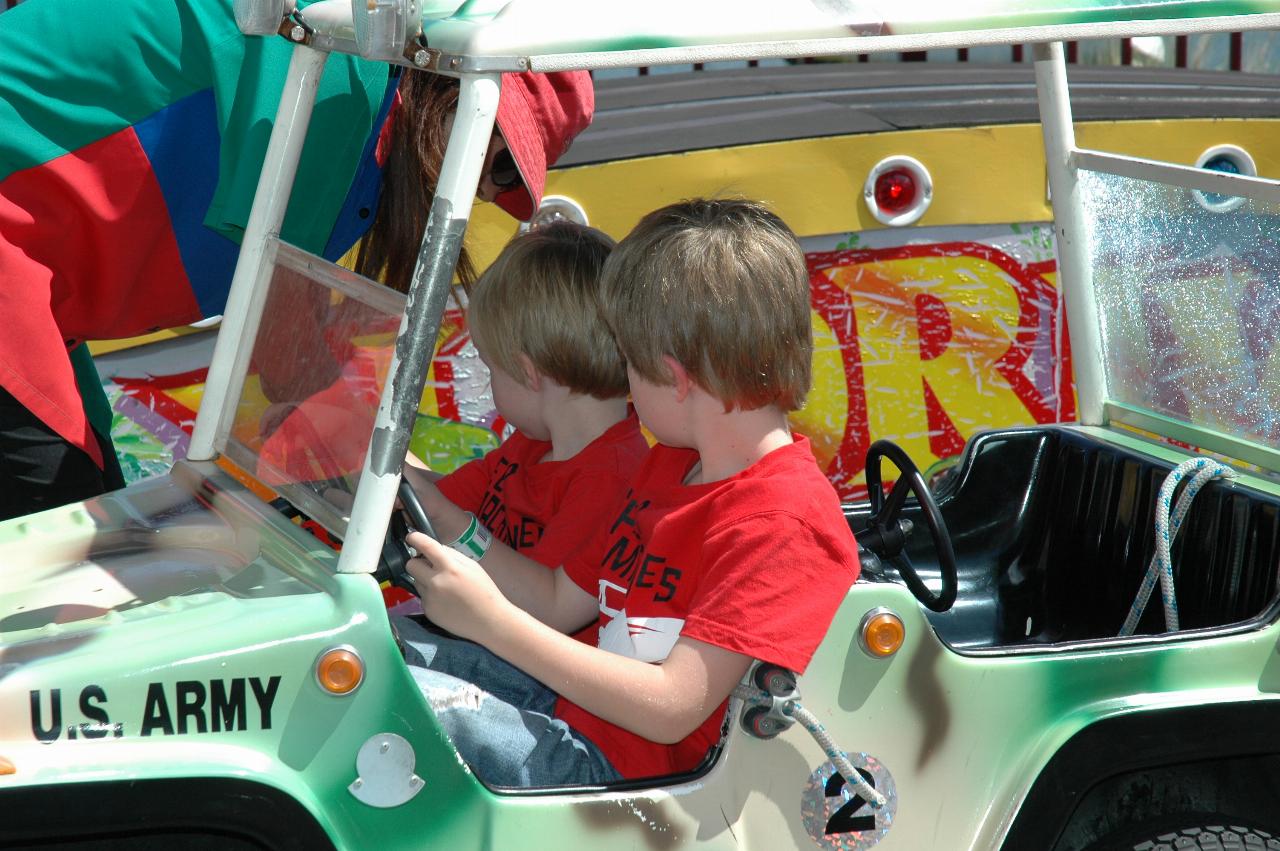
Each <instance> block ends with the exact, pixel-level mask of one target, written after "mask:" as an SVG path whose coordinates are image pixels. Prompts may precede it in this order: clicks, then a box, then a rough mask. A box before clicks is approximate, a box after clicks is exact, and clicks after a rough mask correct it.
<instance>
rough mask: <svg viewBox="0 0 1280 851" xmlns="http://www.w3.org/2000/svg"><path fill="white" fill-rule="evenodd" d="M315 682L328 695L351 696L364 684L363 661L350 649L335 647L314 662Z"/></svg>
mask: <svg viewBox="0 0 1280 851" xmlns="http://www.w3.org/2000/svg"><path fill="white" fill-rule="evenodd" d="M316 682H318V683H320V688H322V689H324V690H325V691H327V692H329V693H330V694H351V692H353V691H355V690H356V689H357V688H358V687H359V686H360V683H362V682H364V660H363V659H361V658H360V654H359V653H357V652H356V651H355V650H353V649H351V648H350V647H335V648H333V649H332V650H326V651H325V652H323V653H321V654H320V658H319V659H317V660H316Z"/></svg>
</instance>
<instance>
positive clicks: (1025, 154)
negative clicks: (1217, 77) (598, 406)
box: [468, 119, 1280, 269]
mask: <svg viewBox="0 0 1280 851" xmlns="http://www.w3.org/2000/svg"><path fill="white" fill-rule="evenodd" d="M1278 130H1280V121H1277V120H1259V119H1249V120H1243V119H1194V120H1192V119H1177V120H1173V119H1170V120H1159V121H1123V122H1122V121H1110V122H1094V123H1089V124H1081V125H1079V126H1078V127H1077V130H1076V134H1077V142H1078V144H1080V145H1081V146H1083V147H1091V148H1097V149H1100V150H1105V151H1112V152H1115V153H1121V154H1130V155H1135V156H1143V157H1147V158H1151V159H1161V160H1167V161H1169V162H1175V163H1186V164H1192V163H1194V162H1195V160H1196V158H1197V156H1199V154H1200V153H1201V152H1202V151H1204V150H1205V149H1206V148H1209V147H1211V146H1213V145H1219V144H1226V143H1230V144H1234V145H1239V146H1240V147H1242V148H1244V149H1245V150H1247V151H1249V153H1250V154H1251V155H1252V156H1253V158H1254V160H1255V161H1256V162H1257V165H1258V170H1259V172H1260V173H1261V174H1263V175H1268V176H1277V175H1280V145H1277V144H1276V141H1275V140H1276V139H1277V138H1280V137H1278V136H1277V131H1278ZM1042 145H1043V141H1042V138H1041V133H1040V127H1039V125H1038V124H1018V125H1002V126H992V127H956V128H943V129H929V130H908V131H902V132H891V133H868V134H859V135H850V136H832V137H827V138H823V139H799V140H792V141H786V142H771V143H767V144H759V145H744V146H741V147H736V148H720V149H713V150H705V151H694V152H691V153H685V154H664V155H660V156H654V157H643V158H639V159H633V160H621V161H615V162H609V163H600V164H594V165H587V166H579V167H576V168H568V169H560V170H557V171H553V172H552V173H551V174H550V175H549V177H548V185H547V194H549V195H550V194H554V195H567V196H569V197H570V198H573V199H574V200H575V201H577V202H578V203H579V204H581V205H582V206H583V207H584V208H585V209H586V211H587V215H588V217H589V218H590V219H591V223H592V224H593V225H595V226H597V227H599V228H601V229H603V230H604V231H606V232H607V233H609V234H610V235H612V236H613V237H615V238H618V239H620V238H622V237H623V236H626V234H627V232H628V231H629V230H630V229H631V228H632V227H633V226H634V225H635V223H636V222H637V221H638V220H639V219H640V217H641V216H643V215H644V214H645V213H647V212H649V211H650V210H653V209H655V208H657V207H660V206H663V205H664V204H668V203H671V202H672V201H678V200H680V199H682V198H689V197H694V196H702V195H731V194H738V195H744V196H747V197H751V198H756V199H760V200H763V201H766V202H768V203H769V204H771V205H772V206H773V208H774V209H775V211H776V212H777V213H778V214H779V215H781V216H782V218H783V219H784V220H786V222H787V223H788V224H789V225H791V227H792V228H793V229H794V230H795V231H796V233H798V234H800V235H801V236H816V235H822V234H835V233H846V232H849V231H854V230H872V229H880V228H882V227H884V226H883V225H881V224H880V223H879V222H877V221H875V219H874V218H872V216H871V215H870V213H869V212H868V210H867V208H866V205H865V203H864V202H863V200H862V185H863V182H864V181H865V179H866V176H867V173H868V171H869V170H870V169H871V167H872V166H874V165H875V163H877V162H878V161H879V160H881V159H883V158H884V157H887V156H891V155H894V154H908V155H910V156H913V157H915V158H916V159H918V160H920V161H921V162H923V163H924V164H925V166H926V167H927V168H928V169H929V172H930V174H931V176H932V178H933V182H934V200H933V204H932V205H931V206H930V208H929V210H928V211H927V212H926V213H925V215H924V217H923V218H922V219H921V220H920V221H919V223H918V225H917V226H918V227H927V226H934V225H957V224H995V223H1002V222H1032V221H1047V220H1049V218H1050V210H1049V204H1048V198H1047V193H1046V186H1047V180H1046V176H1045V166H1044V154H1043V152H1042ZM515 229H516V225H515V222H514V221H513V220H512V219H511V218H510V217H509V216H507V215H506V214H505V213H502V212H501V211H500V210H498V209H497V208H496V207H494V206H493V205H492V204H480V205H477V207H476V210H475V214H474V216H473V218H472V226H471V230H470V233H469V236H468V239H469V245H470V246H471V250H472V254H473V257H474V259H475V260H476V263H477V268H479V269H483V268H484V267H485V265H487V264H488V263H489V262H490V261H491V260H492V258H493V257H494V255H496V253H497V251H498V250H499V249H500V248H501V246H502V244H503V243H504V242H505V241H506V240H507V239H509V238H510V237H511V236H512V235H513V234H514V233H515Z"/></svg>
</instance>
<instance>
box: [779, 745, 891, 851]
mask: <svg viewBox="0 0 1280 851" xmlns="http://www.w3.org/2000/svg"><path fill="white" fill-rule="evenodd" d="M848 758H849V762H850V763H851V764H852V765H853V767H854V769H855V770H857V772H858V774H859V775H861V778H862V779H863V780H865V781H866V782H867V783H868V784H869V785H870V786H871V787H872V788H873V789H875V790H876V791H877V792H879V793H880V794H882V795H884V797H885V805H884V806H883V807H881V808H880V809H879V810H875V809H872V807H871V804H870V803H869V802H867V801H865V800H864V799H863V798H862V797H860V796H859V795H858V793H857V791H856V788H857V787H856V786H854V785H853V784H850V783H848V782H847V781H846V779H845V778H844V776H843V775H841V774H840V771H839V769H837V768H836V767H835V765H834V764H833V763H832V762H831V761H830V760H828V761H827V762H824V763H823V764H822V765H820V766H818V767H817V768H816V769H815V770H814V772H813V773H812V774H810V775H809V782H808V783H806V784H805V787H804V794H803V795H802V796H801V798H800V815H801V817H802V818H803V820H804V827H805V830H807V831H808V832H809V835H810V836H811V837H813V841H814V842H816V843H818V847H819V848H824V849H827V851H862V849H865V848H870V847H871V846H873V845H875V844H876V843H878V842H879V841H880V840H881V839H884V837H885V834H887V833H888V832H889V828H890V827H892V825H893V817H894V814H895V813H896V812H897V810H898V789H897V787H896V786H895V785H894V782H893V776H892V775H891V774H889V771H888V769H886V768H885V767H884V765H882V764H881V762H880V761H879V760H878V759H876V758H875V757H873V756H868V755H867V754H865V753H854V754H848Z"/></svg>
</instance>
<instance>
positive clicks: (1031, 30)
mask: <svg viewBox="0 0 1280 851" xmlns="http://www.w3.org/2000/svg"><path fill="white" fill-rule="evenodd" d="M1272 29H1280V13H1274V12H1270V13H1266V14H1259V15H1234V16H1226V17H1221V18H1172V19H1166V20H1152V21H1108V22H1101V23H1080V24H1057V25H1051V26H1039V27H1004V28H1000V29H991V30H960V31H956V32H931V33H917V34H906V35H873V36H853V37H850V38H818V39H796V40H792V41H773V42H754V43H736V44H705V45H696V46H691V47H660V48H650V49H646V50H619V51H610V52H589V51H585V52H581V53H547V54H541V55H536V54H535V55H530V56H528V57H527V58H526V57H523V56H510V57H507V58H508V59H509V64H510V67H505V66H504V67H503V68H502V70H522V69H523V68H524V67H525V65H524V63H525V62H526V61H527V62H528V66H527V67H528V68H529V69H530V70H532V71H570V70H577V69H587V68H634V67H636V66H639V65H675V64H680V65H687V64H692V63H695V62H719V61H726V60H746V59H771V58H779V59H790V58H794V57H797V56H812V57H819V56H842V55H847V54H851V53H889V52H898V51H920V50H949V49H955V48H960V47H984V46H991V45H996V46H999V45H1014V44H1047V43H1052V42H1063V41H1076V40H1078V39H1088V38H1121V37H1129V36H1145V35H1187V34H1189V33H1224V32H1247V31H1251V30H1272ZM439 46H440V47H441V48H442V49H443V50H444V52H445V55H446V56H453V55H454V54H453V53H452V52H451V49H452V48H451V46H450V45H447V44H443V45H439ZM497 58H499V57H496V56H487V57H485V60H484V61H486V62H487V63H488V65H487V66H486V67H493V63H494V60H495V59H497ZM458 61H459V67H461V68H462V69H464V70H472V69H473V68H478V65H477V63H478V61H479V57H468V56H465V55H459V56H458Z"/></svg>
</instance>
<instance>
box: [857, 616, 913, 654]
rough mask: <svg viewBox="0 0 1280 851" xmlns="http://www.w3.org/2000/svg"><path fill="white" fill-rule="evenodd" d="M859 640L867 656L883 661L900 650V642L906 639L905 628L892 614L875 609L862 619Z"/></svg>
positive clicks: (900, 620) (900, 619) (899, 619)
mask: <svg viewBox="0 0 1280 851" xmlns="http://www.w3.org/2000/svg"><path fill="white" fill-rule="evenodd" d="M859 638H860V639H861V644H862V649H863V650H865V651H866V652H867V655H869V656H875V657H876V658H879V659H884V658H886V657H889V656H892V655H893V654H894V653H897V652H898V651H899V650H900V649H902V642H904V641H905V640H906V638H907V628H906V626H904V625H903V623H902V618H900V617H898V616H897V615H896V614H894V613H893V612H891V611H889V610H888V609H876V610H875V611H871V612H867V614H866V617H864V618H863V619H862V632H861V633H860V635H859Z"/></svg>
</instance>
